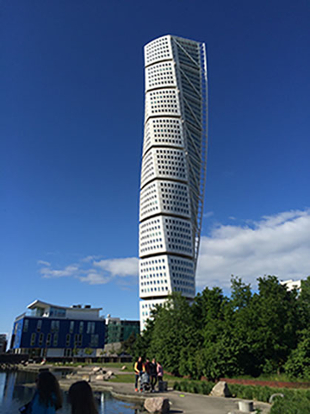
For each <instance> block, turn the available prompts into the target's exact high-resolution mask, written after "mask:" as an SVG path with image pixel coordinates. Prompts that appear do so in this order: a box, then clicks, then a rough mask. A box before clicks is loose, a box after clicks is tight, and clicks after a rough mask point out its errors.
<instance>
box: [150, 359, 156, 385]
mask: <svg viewBox="0 0 310 414" xmlns="http://www.w3.org/2000/svg"><path fill="white" fill-rule="evenodd" d="M150 380H151V391H152V392H155V385H156V383H157V364H156V359H155V358H153V359H152V362H151V363H150Z"/></svg>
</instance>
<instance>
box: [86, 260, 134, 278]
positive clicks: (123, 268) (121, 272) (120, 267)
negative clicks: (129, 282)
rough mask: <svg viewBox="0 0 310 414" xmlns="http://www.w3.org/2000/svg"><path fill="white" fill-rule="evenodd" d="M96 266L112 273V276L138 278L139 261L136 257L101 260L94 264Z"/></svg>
mask: <svg viewBox="0 0 310 414" xmlns="http://www.w3.org/2000/svg"><path fill="white" fill-rule="evenodd" d="M94 266H97V267H99V268H101V269H102V270H105V271H107V272H109V273H111V275H112V276H116V275H117V276H138V271H139V260H138V259H137V258H136V257H126V258H124V259H109V260H100V261H99V262H94Z"/></svg>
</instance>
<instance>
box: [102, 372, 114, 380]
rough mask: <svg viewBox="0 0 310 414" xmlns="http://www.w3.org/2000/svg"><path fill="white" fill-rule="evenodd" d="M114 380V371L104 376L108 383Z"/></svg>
mask: <svg viewBox="0 0 310 414" xmlns="http://www.w3.org/2000/svg"><path fill="white" fill-rule="evenodd" d="M111 378H114V373H113V372H112V371H108V372H107V373H106V374H105V375H104V380H105V381H108V380H109V379H111Z"/></svg>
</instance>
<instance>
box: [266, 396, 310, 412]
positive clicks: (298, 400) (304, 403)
mask: <svg viewBox="0 0 310 414" xmlns="http://www.w3.org/2000/svg"><path fill="white" fill-rule="evenodd" d="M298 394H300V393H296V395H294V396H292V397H290V398H288V397H286V396H285V397H284V398H278V399H277V400H275V402H274V404H273V405H272V407H271V410H270V414H309V405H310V400H309V398H307V396H306V395H298Z"/></svg>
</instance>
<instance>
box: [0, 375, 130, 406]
mask: <svg viewBox="0 0 310 414" xmlns="http://www.w3.org/2000/svg"><path fill="white" fill-rule="evenodd" d="M36 376H37V375H36V374H33V373H31V372H25V371H20V372H12V371H10V372H1V371H0V414H19V410H18V409H19V408H20V407H21V406H23V405H24V404H26V403H27V402H29V401H30V400H31V398H32V396H33V393H34V391H35V388H34V387H25V386H24V385H23V384H30V383H34V382H35V379H36ZM94 395H95V399H96V402H97V405H98V412H99V414H112V413H113V414H135V412H136V410H135V407H134V406H133V405H132V404H130V403H126V402H123V401H119V400H115V399H114V398H112V396H111V394H109V393H103V392H100V393H97V392H96V393H94ZM57 413H58V414H70V413H71V411H70V405H69V403H68V401H67V393H65V392H64V395H63V407H62V408H61V409H60V410H58V411H57Z"/></svg>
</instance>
